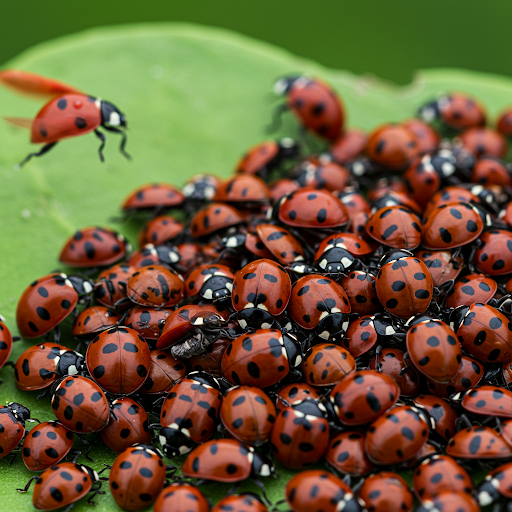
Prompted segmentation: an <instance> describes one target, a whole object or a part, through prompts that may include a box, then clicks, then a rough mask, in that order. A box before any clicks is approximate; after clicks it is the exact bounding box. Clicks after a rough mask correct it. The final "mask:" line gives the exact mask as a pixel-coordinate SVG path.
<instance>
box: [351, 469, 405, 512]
mask: <svg viewBox="0 0 512 512" xmlns="http://www.w3.org/2000/svg"><path fill="white" fill-rule="evenodd" d="M358 494H359V498H360V499H361V500H363V502H364V503H365V504H366V508H367V509H368V510H374V511H376V512H381V511H382V512H384V511H385V510H390V511H391V510H403V511H409V510H411V509H412V505H413V502H414V496H413V494H412V492H411V491H410V489H409V486H408V485H407V483H406V482H405V480H404V479H403V478H402V477H401V476H400V475H398V474H397V473H391V472H390V471H380V472H379V473H375V474H374V475H370V476H368V477H366V478H365V479H364V480H363V483H362V485H361V487H360V488H359V493H358Z"/></svg>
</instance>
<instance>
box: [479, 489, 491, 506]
mask: <svg viewBox="0 0 512 512" xmlns="http://www.w3.org/2000/svg"><path fill="white" fill-rule="evenodd" d="M476 500H477V501H478V504H479V505H481V506H482V507H486V506H487V505H490V504H491V503H493V502H494V499H493V498H492V496H491V495H490V494H489V493H488V492H487V491H480V492H479V493H478V494H477V496H476Z"/></svg>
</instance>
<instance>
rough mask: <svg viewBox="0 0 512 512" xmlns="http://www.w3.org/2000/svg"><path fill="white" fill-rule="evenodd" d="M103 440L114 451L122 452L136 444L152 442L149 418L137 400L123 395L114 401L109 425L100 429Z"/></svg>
mask: <svg viewBox="0 0 512 512" xmlns="http://www.w3.org/2000/svg"><path fill="white" fill-rule="evenodd" d="M100 437H101V440H102V441H103V442H104V443H105V444H106V445H107V446H108V447H109V448H110V449H111V450H113V451H115V452H117V453H121V452H123V451H124V450H126V449H127V448H129V447H130V446H133V445H134V444H151V431H150V429H149V418H148V415H147V413H146V411H145V410H144V408H143V407H142V406H141V405H140V404H139V403H137V402H136V401H135V400H132V399H131V398H129V397H127V396H123V397H121V398H118V399H117V400H114V401H113V402H112V414H111V415H110V420H109V422H108V425H107V426H106V427H105V428H104V429H102V430H101V431H100Z"/></svg>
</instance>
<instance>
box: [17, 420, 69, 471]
mask: <svg viewBox="0 0 512 512" xmlns="http://www.w3.org/2000/svg"><path fill="white" fill-rule="evenodd" d="M74 438H75V435H74V434H73V432H71V431H70V430H68V429H67V428H66V427H65V426H64V425H62V424H60V423H59V422H58V421H45V422H44V423H40V424H39V425H36V426H35V427H34V428H33V429H32V430H31V431H30V432H29V434H28V435H27V437H26V438H25V441H24V442H23V447H22V449H21V454H22V456H23V462H24V463H25V466H27V468H28V469H29V471H44V470H46V469H48V468H49V467H51V466H54V465H55V464H57V463H58V462H60V461H61V460H62V459H63V458H64V457H65V456H66V455H67V454H68V453H69V451H70V450H71V448H72V446H73V441H74Z"/></svg>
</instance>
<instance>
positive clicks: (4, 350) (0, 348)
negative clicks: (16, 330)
mask: <svg viewBox="0 0 512 512" xmlns="http://www.w3.org/2000/svg"><path fill="white" fill-rule="evenodd" d="M17 339H19V338H17ZM13 341H15V340H14V339H13V337H12V334H11V331H10V330H9V328H8V327H7V325H5V318H4V317H3V316H2V315H0V368H2V366H4V364H5V363H6V362H7V359H9V356H10V355H11V350H12V343H13Z"/></svg>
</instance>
